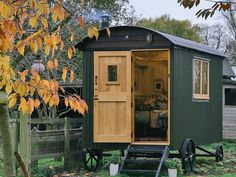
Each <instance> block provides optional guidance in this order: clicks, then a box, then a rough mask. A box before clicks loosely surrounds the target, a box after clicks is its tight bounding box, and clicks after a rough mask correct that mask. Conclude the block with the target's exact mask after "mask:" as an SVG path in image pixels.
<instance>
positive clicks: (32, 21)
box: [29, 16, 38, 28]
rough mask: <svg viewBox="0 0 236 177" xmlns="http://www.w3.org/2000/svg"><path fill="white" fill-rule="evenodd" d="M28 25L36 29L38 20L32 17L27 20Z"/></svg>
mask: <svg viewBox="0 0 236 177" xmlns="http://www.w3.org/2000/svg"><path fill="white" fill-rule="evenodd" d="M29 25H30V26H31V27H32V28H37V27H38V18H37V16H34V17H32V18H30V19H29Z"/></svg>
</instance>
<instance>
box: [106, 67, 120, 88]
mask: <svg viewBox="0 0 236 177" xmlns="http://www.w3.org/2000/svg"><path fill="white" fill-rule="evenodd" d="M109 66H116V67H117V70H116V72H117V80H116V81H109V78H108V72H109V69H108V68H109ZM106 85H120V64H119V63H107V64H106Z"/></svg>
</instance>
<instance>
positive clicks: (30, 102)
mask: <svg viewBox="0 0 236 177" xmlns="http://www.w3.org/2000/svg"><path fill="white" fill-rule="evenodd" d="M28 104H29V112H30V114H32V112H33V111H34V100H33V99H32V98H29V99H28Z"/></svg>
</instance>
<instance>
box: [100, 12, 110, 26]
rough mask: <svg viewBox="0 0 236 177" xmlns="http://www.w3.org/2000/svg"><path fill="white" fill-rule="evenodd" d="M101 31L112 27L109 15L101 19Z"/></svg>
mask: <svg viewBox="0 0 236 177" xmlns="http://www.w3.org/2000/svg"><path fill="white" fill-rule="evenodd" d="M100 18H101V20H100V21H101V29H103V28H106V27H109V26H110V21H111V17H110V16H109V15H102V16H101V17H100Z"/></svg>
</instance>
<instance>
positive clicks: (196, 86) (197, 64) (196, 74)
mask: <svg viewBox="0 0 236 177" xmlns="http://www.w3.org/2000/svg"><path fill="white" fill-rule="evenodd" d="M200 71H201V62H200V61H198V60H194V93H195V94H200Z"/></svg>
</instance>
